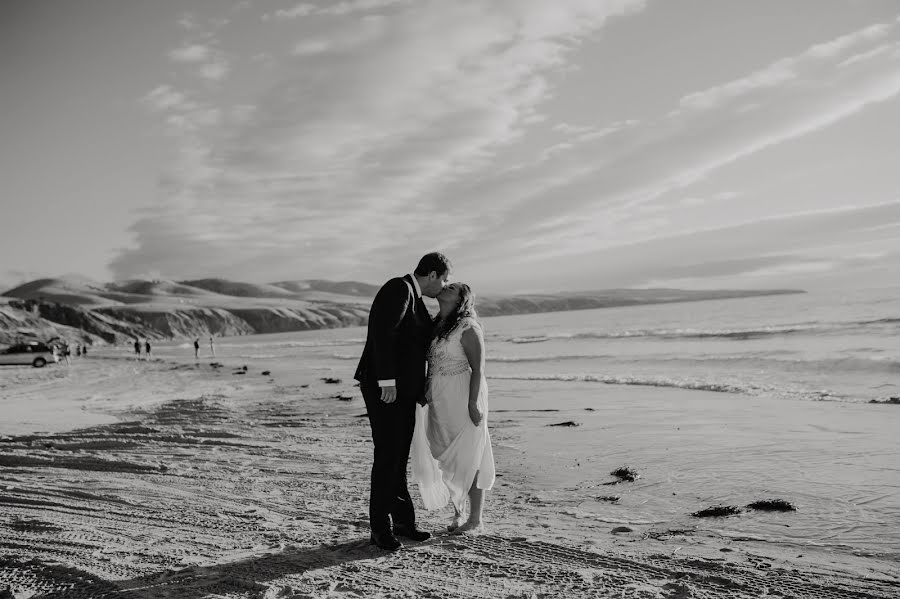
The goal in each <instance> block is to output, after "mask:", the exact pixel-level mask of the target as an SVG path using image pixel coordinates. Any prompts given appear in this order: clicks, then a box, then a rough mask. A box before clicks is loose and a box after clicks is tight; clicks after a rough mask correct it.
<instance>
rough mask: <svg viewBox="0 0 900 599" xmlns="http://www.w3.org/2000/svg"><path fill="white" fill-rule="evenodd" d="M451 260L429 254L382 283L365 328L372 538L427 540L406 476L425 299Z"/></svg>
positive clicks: (420, 391)
mask: <svg viewBox="0 0 900 599" xmlns="http://www.w3.org/2000/svg"><path fill="white" fill-rule="evenodd" d="M450 268H451V265H450V260H449V259H447V257H446V256H444V255H443V254H441V253H439V252H432V253H430V254H426V255H425V256H423V257H422V259H421V260H419V264H418V266H416V269H415V271H414V272H413V273H412V274H408V275H405V276H403V277H395V278H393V279H391V280H389V281H388V282H387V283H385V284H384V285H383V286H382V287H381V289H379V290H378V293H377V294H376V295H375V299H374V300H373V302H372V308H371V310H370V311H369V325H368V333H367V335H366V344H365V347H364V348H363V353H362V357H361V358H360V360H359V366H358V367H357V369H356V374H355V375H354V378H355V379H356V380H357V381H359V388H360V391H362V395H363V399H364V400H365V402H366V408H367V411H368V416H369V424H370V426H371V428H372V442H373V445H374V449H375V451H374V459H373V463H372V478H371V488H370V493H369V527H370V528H371V531H372V533H371V541H372V543H374V544H375V545H377V546H378V547H381V548H382V549H387V550H389V551H395V550H397V549H399V548H400V547H402V546H403V545H402V543H401V542H400V541H399V540H397V537H398V536H400V537H405V538H407V539H411V540H413V541H424V540H426V539H428V538H430V537H431V534H430V533H428V532H424V531H421V530H419V529H417V528H416V514H415V510H414V508H413V503H412V499H411V498H410V496H409V489H408V487H407V481H406V465H407V462H408V461H409V447H410V443H411V441H412V436H413V430H414V428H415V417H416V412H415V409H416V402H417V401H420V400H422V399H423V398H424V395H425V368H426V353H427V350H428V345H429V344H430V342H431V330H432V321H431V316H430V315H429V314H428V310H427V309H426V307H425V303H424V302H423V301H422V296H423V295H424V296H427V297H432V298H433V297H436V296H437V295H438V294H439V293H440V292H441V290H442V289H443V288H444V286H445V285H446V284H447V279H448V278H449V276H450Z"/></svg>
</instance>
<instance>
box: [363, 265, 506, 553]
mask: <svg viewBox="0 0 900 599" xmlns="http://www.w3.org/2000/svg"><path fill="white" fill-rule="evenodd" d="M450 271H451V264H450V260H449V259H448V258H447V257H446V256H444V255H443V254H441V253H439V252H432V253H430V254H426V255H424V256H422V259H421V260H419V264H418V266H416V268H415V270H414V271H413V272H412V274H407V275H405V276H403V277H396V278H393V279H391V280H389V281H388V282H387V283H385V284H384V285H383V286H382V287H381V289H380V290H379V291H378V293H377V294H376V295H375V299H374V300H373V302H372V309H371V310H370V312H369V328H368V334H367V336H366V345H365V348H364V349H363V353H362V357H361V358H360V361H359V366H358V367H357V369H356V375H355V377H354V378H356V380H357V381H359V387H360V390H361V391H362V395H363V399H364V400H365V402H366V408H367V411H368V416H369V424H370V425H371V427H372V442H373V445H374V446H375V456H374V461H373V464H372V483H371V490H370V494H369V526H370V528H371V531H372V537H371V539H372V543H374V544H375V545H377V546H378V547H381V548H382V549H386V550H388V551H396V550H397V549H400V547H402V546H403V545H402V543H401V542H400V541H399V540H398V539H397V537H403V538H406V539H411V540H413V541H419V542H421V541H425V540H427V539H429V538H430V537H431V533H429V532H426V531H423V530H420V529H419V528H417V526H416V513H415V509H414V508H413V503H412V499H411V498H410V495H409V489H408V487H407V478H406V466H407V462H408V461H409V459H410V448H411V447H412V448H413V455H412V470H413V474H414V476H415V478H416V481H417V482H418V485H419V489H420V491H421V493H420V494H421V496H422V499H423V502H424V504H425V507H426V508H427V509H439V508H442V507H444V506H445V505H446V504H447V503H448V502H450V503H451V504H452V505H453V512H454V516H453V521H452V523H451V524H450V526H448V530H449V531H450V532H451V533H453V534H465V533H473V532H481V531H482V530H483V524H482V509H483V507H484V496H485V491H487V490H489V489H491V488H492V487H493V485H494V477H495V471H494V454H493V451H492V449H491V439H490V435H489V434H488V428H487V411H488V404H487V400H488V390H487V381H486V380H485V378H484V334H483V332H482V329H481V325H480V324H479V323H478V320H477V318H476V314H475V296H474V294H473V293H472V290H471V288H470V287H469V286H468V285H466V284H464V283H448V281H449V279H450ZM422 296H427V297H430V298H435V299H437V301H438V305H439V306H440V310H439V312H438V314H437V316H435V317H434V318H432V317H431V315H430V314H429V313H428V310H427V309H426V307H425V303H424V302H423V301H422ZM417 406H418V407H417ZM467 497H468V499H469V514H468V517H467V518H466V519H465V520H464V518H463V512H464V508H465V503H466V498H467Z"/></svg>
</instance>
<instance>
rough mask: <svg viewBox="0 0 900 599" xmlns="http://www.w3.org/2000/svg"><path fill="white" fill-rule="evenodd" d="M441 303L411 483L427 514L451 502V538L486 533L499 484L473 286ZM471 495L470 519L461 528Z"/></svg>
mask: <svg viewBox="0 0 900 599" xmlns="http://www.w3.org/2000/svg"><path fill="white" fill-rule="evenodd" d="M437 300H438V304H439V305H440V312H439V313H438V315H437V318H436V319H435V329H434V337H433V340H432V342H431V348H430V350H429V352H428V378H429V382H428V387H427V390H426V396H425V400H426V402H427V405H426V406H425V407H419V408H418V409H417V420H416V428H415V433H414V435H413V451H412V457H413V460H412V461H413V476H414V477H415V478H416V480H417V482H418V484H419V490H420V494H421V495H422V499H423V501H424V503H425V507H426V508H427V509H431V510H433V509H437V508H440V507H443V506H444V505H446V504H447V502H448V501H450V502H451V503H452V505H453V511H454V517H453V522H452V524H451V525H450V526H449V527H448V529H449V530H450V531H451V532H453V533H456V534H463V533H466V532H470V531H472V532H481V531H483V529H484V527H483V524H482V509H483V508H484V496H485V491H487V490H489V489H491V488H492V487H493V486H494V477H495V472H494V454H493V451H492V449H491V438H490V435H489V433H488V428H487V411H488V390H487V381H486V380H485V378H484V335H483V332H482V330H481V325H480V324H479V323H478V321H477V320H476V314H475V296H474V294H473V293H472V289H471V288H470V287H469V286H468V285H466V284H464V283H451V284H450V285H448V286H446V287H445V288H444V290H443V291H442V292H441V293H440V294H438V296H437ZM467 495H468V499H469V516H468V518H467V519H466V520H465V522H463V511H464V508H465V502H466V496H467Z"/></svg>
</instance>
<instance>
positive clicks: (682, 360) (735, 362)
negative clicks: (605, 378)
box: [486, 350, 900, 374]
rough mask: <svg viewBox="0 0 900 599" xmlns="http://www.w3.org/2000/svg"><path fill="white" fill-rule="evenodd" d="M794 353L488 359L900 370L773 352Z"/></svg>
mask: <svg viewBox="0 0 900 599" xmlns="http://www.w3.org/2000/svg"><path fill="white" fill-rule="evenodd" d="M778 355H781V356H793V355H796V352H792V351H779V350H773V351H770V352H753V353H751V354H738V355H724V356H721V355H718V356H717V355H706V356H683V355H661V354H656V355H642V356H628V355H621V354H620V355H609V354H607V355H602V354H593V355H586V354H561V355H555V354H548V355H543V356H491V355H488V356H487V358H486V360H487V361H488V362H494V363H502V364H520V363H541V362H558V361H568V360H609V361H613V362H615V363H619V364H622V363H625V364H628V363H633V364H659V363H663V364H668V365H671V364H684V365H685V366H686V367H687V368H692V367H697V366H701V367H703V368H709V367H710V366H713V365H715V364H717V363H720V364H722V365H723V366H726V367H728V368H729V369H734V368H743V369H751V370H760V369H768V370H779V371H792V372H797V371H799V372H813V373H821V372H837V371H839V372H872V373H889V374H896V373H900V362H898V361H896V360H893V359H891V358H890V357H889V356H880V357H872V358H862V357H846V358H824V359H802V358H787V357H784V358H776V357H773V356H778Z"/></svg>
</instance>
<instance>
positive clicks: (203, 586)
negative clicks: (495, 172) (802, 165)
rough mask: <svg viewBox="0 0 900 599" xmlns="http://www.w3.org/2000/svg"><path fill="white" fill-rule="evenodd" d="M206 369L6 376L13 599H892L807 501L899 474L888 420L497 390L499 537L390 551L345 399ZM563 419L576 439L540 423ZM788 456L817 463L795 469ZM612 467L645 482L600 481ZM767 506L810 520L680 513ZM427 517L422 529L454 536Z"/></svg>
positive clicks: (668, 394) (98, 357)
mask: <svg viewBox="0 0 900 599" xmlns="http://www.w3.org/2000/svg"><path fill="white" fill-rule="evenodd" d="M211 362H213V361H212V360H210V359H206V360H203V361H201V362H199V363H197V364H195V363H194V362H193V359H187V358H185V359H183V360H171V359H166V360H158V361H153V362H138V361H135V360H133V359H130V358H128V357H127V354H126V353H125V352H124V351H116V350H106V351H97V352H95V353H94V355H92V356H90V357H88V358H86V359H81V360H75V361H74V362H73V365H72V367H70V368H69V369H66V368H65V367H61V366H53V367H49V368H45V369H13V368H9V369H3V370H2V372H0V413H2V414H3V419H2V422H0V504H2V511H0V593H2V589H3V588H4V587H6V588H7V589H8V592H9V593H11V595H12V596H13V597H16V598H17V599H21V598H23V597H79V598H83V597H136V598H147V599H149V598H163V597H192V598H193V597H197V598H199V597H264V598H275V597H525V598H530V597H598V596H599V597H617V598H618V597H642V598H651V597H665V598H670V599H676V598H687V597H708V598H715V597H733V598H743V597H776V596H777V597H803V598H807V597H808V598H838V597H855V598H887V597H898V596H900V573H898V568H897V565H896V561H895V556H896V554H895V548H894V545H893V542H894V541H893V540H892V538H891V537H889V536H888V537H885V538H884V539H883V540H882V541H880V543H881V544H880V545H879V544H878V543H876V544H875V546H876V548H878V550H876V551H873V550H871V544H869V545H867V546H868V547H869V550H866V551H862V550H855V549H854V542H853V540H854V536H853V532H852V531H844V533H843V534H841V535H837V536H838V537H840V542H838V541H837V540H835V539H836V538H837V537H835V535H833V534H832V537H829V536H828V534H826V532H827V531H833V530H835V529H837V530H839V529H840V526H841V522H840V511H839V510H837V509H836V508H834V507H833V506H831V507H830V506H829V504H828V503H827V502H822V501H814V500H813V499H812V497H813V495H814V493H813V490H814V489H813V487H814V485H815V484H819V483H822V481H821V480H818V479H821V472H828V473H829V476H833V477H834V478H833V479H832V480H833V481H834V482H835V483H844V482H846V484H835V487H836V488H846V487H848V486H849V488H851V489H852V487H853V481H854V479H853V472H854V468H855V467H856V465H855V464H856V463H855V462H854V459H858V460H870V461H871V460H883V461H884V463H885V467H886V470H885V471H886V472H895V470H890V468H889V467H888V464H892V463H896V458H897V449H896V447H895V445H896V444H895V443H893V442H892V440H893V438H894V437H893V436H892V435H891V433H890V431H891V430H896V429H895V428H891V427H892V426H893V424H894V423H895V418H896V414H897V408H896V407H895V406H869V405H847V404H843V405H839V404H829V403H820V404H814V405H813V404H809V403H804V402H786V401H774V400H773V401H766V400H757V399H753V400H752V402H750V401H748V398H746V397H742V396H733V395H725V394H719V393H708V392H695V391H685V390H671V389H654V388H634V387H616V386H597V385H594V386H593V387H592V388H591V389H592V391H591V393H594V394H596V395H602V397H599V398H597V400H596V401H592V402H589V403H588V402H578V401H576V402H572V401H567V400H566V398H560V397H559V396H558V390H557V389H556V388H554V387H553V386H552V385H549V384H544V383H540V382H528V383H527V384H526V383H525V382H522V381H518V382H517V381H501V380H497V381H490V386H491V393H492V395H491V409H492V414H491V434H492V438H493V442H494V448H495V456H496V462H497V469H498V473H499V474H500V477H499V478H498V482H497V485H496V486H495V489H494V490H493V491H492V492H490V493H489V496H488V502H487V507H486V513H485V518H486V521H487V523H488V531H487V533H486V534H483V535H479V536H472V537H468V536H466V537H458V536H451V535H447V534H442V533H440V532H438V533H437V534H436V536H435V537H434V538H433V539H432V540H430V541H428V542H425V543H422V544H408V545H407V546H406V547H404V549H403V550H401V551H400V552H397V553H394V554H388V553H385V552H382V551H380V550H378V549H377V548H375V547H374V546H372V545H370V544H369V543H368V536H369V530H368V522H367V500H368V477H369V468H370V464H371V441H370V435H369V428H368V422H367V420H366V418H365V417H364V416H363V415H364V413H365V406H364V405H363V402H362V399H361V397H360V395H359V391H358V389H356V388H355V387H354V382H353V381H350V380H342V381H341V382H339V383H328V382H325V381H324V380H323V378H324V377H325V375H324V374H323V373H322V371H320V370H317V369H315V368H304V366H303V365H302V364H296V363H288V362H274V363H269V362H265V361H257V362H254V363H253V364H252V365H248V368H247V369H246V370H244V364H241V363H237V362H233V361H231V362H229V361H228V360H227V359H222V358H220V359H219V360H218V361H217V362H215V363H217V364H221V366H211ZM264 370H269V371H270V374H269V375H263V374H262V371H264ZM545 410H558V411H545ZM563 422H573V423H574V424H576V425H577V426H550V425H554V424H560V423H563ZM835 423H839V425H836V424H835ZM836 426H838V427H839V428H840V430H839V431H836V430H833V429H834V428H835V427H836ZM829 427H831V428H829ZM861 438H865V439H867V442H866V443H862V442H861V441H860V440H859V439H861ZM785 439H788V440H792V441H793V443H785ZM836 439H839V440H840V443H837V442H836ZM597 446H601V447H606V448H608V451H606V452H604V453H603V455H597V450H596V447H597ZM862 447H865V448H867V451H866V452H864V451H861V449H860V448H862ZM873 447H874V448H875V449H874V450H872V448H873ZM796 452H803V455H820V456H821V459H820V461H819V463H813V464H793V463H791V462H790V460H791V459H793V457H792V456H794V455H795V454H796ZM838 455H840V456H842V458H841V459H837V458H836V457H835V456H838ZM786 462H787V463H788V464H789V465H790V467H784V464H785V463H786ZM775 464H780V467H775ZM623 465H629V466H632V467H634V468H635V469H636V470H637V471H638V473H639V475H640V478H638V479H637V480H636V481H634V482H623V483H621V484H613V485H608V484H605V483H610V482H614V481H615V480H616V479H615V478H614V477H612V476H610V475H609V472H610V471H611V470H612V469H613V468H616V467H618V466H623ZM876 466H877V463H876ZM771 472H774V473H775V474H774V475H772V474H770V473H771ZM844 479H846V481H845V480H844ZM736 480H737V481H743V482H740V483H736V482H735V481H736ZM891 485H893V486H891ZM896 485H897V481H890V482H889V483H888V487H887V488H889V489H890V488H893V489H896ZM411 490H412V492H413V496H414V499H416V500H417V501H418V496H417V491H416V489H415V485H411ZM848 492H850V493H852V490H851V491H848ZM820 495H821V493H820ZM608 496H618V497H619V499H618V500H617V501H615V502H613V501H608V500H604V499H601V498H602V497H608ZM774 496H780V497H784V498H785V499H789V500H791V501H792V503H795V504H796V505H797V507H798V511H797V512H789V513H784V514H781V513H770V512H759V513H750V512H746V513H743V514H740V515H738V516H735V517H732V518H714V519H698V518H693V517H691V516H690V512H692V511H695V510H697V509H701V508H703V507H708V506H709V505H712V504H716V503H727V504H734V505H744V504H746V503H748V502H749V501H753V500H757V499H764V498H769V497H774ZM838 499H839V498H838ZM836 502H837V499H836ZM838 504H840V505H843V503H839V502H837V503H836V504H835V505H838ZM419 505H420V504H419ZM448 509H449V508H448ZM885 513H887V514H889V515H890V514H891V513H892V512H890V511H889V510H888V511H887V512H885V511H884V510H881V511H876V512H873V514H874V515H873V516H872V520H873V523H872V526H873V530H875V529H877V528H878V526H879V525H880V524H881V522H880V520H879V518H882V517H883V515H884V514H885ZM418 514H419V521H420V525H421V527H422V528H424V529H426V530H431V531H440V530H441V529H442V528H443V527H444V526H445V524H446V522H447V521H448V520H449V512H440V513H430V512H426V511H424V510H423V509H421V508H420V509H418ZM886 524H887V525H889V526H891V525H893V526H895V524H896V520H895V521H894V522H893V524H891V523H890V522H887V523H886ZM626 529H627V530H626ZM794 529H797V530H799V532H798V533H797V534H796V535H793V536H792V533H790V532H785V531H791V530H794ZM810 538H821V539H822V542H821V543H811V542H809V539H810ZM847 538H849V539H850V540H849V542H848V541H847ZM829 539H831V541H833V542H831V541H829ZM863 540H864V539H863ZM860 543H861V544H864V543H862V540H861V541H860ZM0 596H2V595H0ZM7 596H9V595H7Z"/></svg>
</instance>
